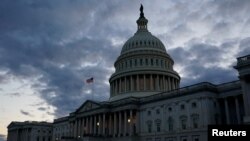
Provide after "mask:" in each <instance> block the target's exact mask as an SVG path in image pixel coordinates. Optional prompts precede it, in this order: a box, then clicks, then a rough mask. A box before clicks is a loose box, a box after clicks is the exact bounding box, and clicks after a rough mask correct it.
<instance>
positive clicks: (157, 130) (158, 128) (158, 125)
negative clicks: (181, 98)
mask: <svg viewBox="0 0 250 141" xmlns="http://www.w3.org/2000/svg"><path fill="white" fill-rule="evenodd" d="M155 125H156V132H161V120H160V119H157V120H155Z"/></svg>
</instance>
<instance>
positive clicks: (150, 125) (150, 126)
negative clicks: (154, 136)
mask: <svg viewBox="0 0 250 141" xmlns="http://www.w3.org/2000/svg"><path fill="white" fill-rule="evenodd" d="M147 126H148V132H149V133H151V132H152V121H147Z"/></svg>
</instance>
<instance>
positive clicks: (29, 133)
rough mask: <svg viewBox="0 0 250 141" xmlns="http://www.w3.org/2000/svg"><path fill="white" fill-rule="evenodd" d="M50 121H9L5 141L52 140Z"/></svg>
mask: <svg viewBox="0 0 250 141" xmlns="http://www.w3.org/2000/svg"><path fill="white" fill-rule="evenodd" d="M52 129H53V128H52V123H47V122H35V121H26V122H11V123H10V125H9V126H8V138H7V141H52Z"/></svg>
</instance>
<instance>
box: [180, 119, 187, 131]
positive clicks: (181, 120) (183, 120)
mask: <svg viewBox="0 0 250 141" xmlns="http://www.w3.org/2000/svg"><path fill="white" fill-rule="evenodd" d="M180 123H181V129H182V130H185V129H187V117H186V116H182V117H181V118H180Z"/></svg>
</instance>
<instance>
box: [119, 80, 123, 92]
mask: <svg viewBox="0 0 250 141" xmlns="http://www.w3.org/2000/svg"><path fill="white" fill-rule="evenodd" d="M119 87H120V88H119V93H121V92H122V78H119Z"/></svg>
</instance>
